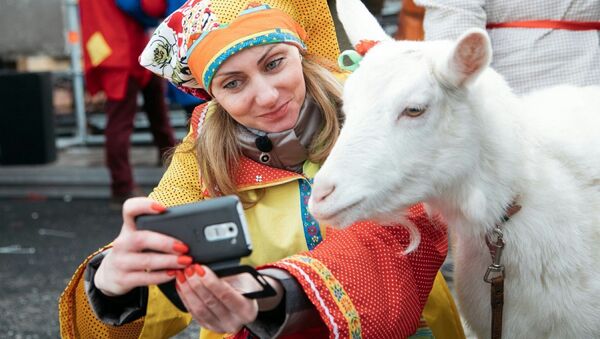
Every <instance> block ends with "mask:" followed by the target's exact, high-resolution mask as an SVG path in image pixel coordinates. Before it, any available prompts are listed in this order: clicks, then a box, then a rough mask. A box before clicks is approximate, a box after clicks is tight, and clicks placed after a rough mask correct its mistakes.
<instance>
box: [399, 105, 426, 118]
mask: <svg viewBox="0 0 600 339" xmlns="http://www.w3.org/2000/svg"><path fill="white" fill-rule="evenodd" d="M426 110H427V106H408V107H406V108H405V109H404V111H403V112H402V115H406V116H409V117H411V118H416V117H418V116H419V115H421V114H423V113H425V111H426Z"/></svg>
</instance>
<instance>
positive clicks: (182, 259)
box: [177, 255, 194, 266]
mask: <svg viewBox="0 0 600 339" xmlns="http://www.w3.org/2000/svg"><path fill="white" fill-rule="evenodd" d="M192 261H194V260H193V259H192V257H190V256H189V255H180V256H179V257H178V258H177V263H178V264H179V265H185V266H188V265H190V264H191V263H192Z"/></svg>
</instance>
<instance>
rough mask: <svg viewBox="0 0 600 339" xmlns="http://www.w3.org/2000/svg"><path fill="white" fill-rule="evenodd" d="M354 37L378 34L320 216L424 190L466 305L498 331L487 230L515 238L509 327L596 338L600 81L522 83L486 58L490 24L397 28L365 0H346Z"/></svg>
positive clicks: (328, 171)
mask: <svg viewBox="0 0 600 339" xmlns="http://www.w3.org/2000/svg"><path fill="white" fill-rule="evenodd" d="M337 6H338V14H339V17H340V20H341V21H342V23H343V25H344V29H345V30H346V32H347V33H348V36H349V38H350V40H351V42H352V43H353V44H356V43H358V42H359V41H361V40H363V39H369V40H377V41H380V42H379V43H378V44H376V45H375V46H374V47H372V48H371V49H370V50H369V51H368V53H366V55H365V56H364V58H363V59H362V60H361V61H360V66H359V67H358V69H357V70H356V71H355V72H354V73H352V74H351V75H350V76H349V78H348V80H347V82H346V83H345V86H344V94H343V101H344V104H343V111H344V113H345V115H346V121H345V123H344V126H343V128H342V131H341V134H340V136H339V138H338V141H337V142H336V145H335V146H334V148H333V150H332V152H331V154H330V155H329V157H328V159H327V161H326V162H325V163H324V164H323V166H322V168H321V169H320V171H319V172H318V173H317V175H316V176H315V181H314V186H313V193H312V197H311V199H310V201H309V209H310V211H311V213H312V214H313V216H314V217H316V218H317V219H319V220H320V221H321V222H324V223H327V224H332V225H339V226H344V225H349V224H351V223H353V222H354V221H357V220H360V219H376V220H379V221H383V222H388V221H390V220H393V216H397V215H398V214H399V213H401V212H402V211H403V210H405V209H406V208H407V207H409V206H411V205H412V204H415V203H417V202H420V201H423V202H425V203H426V204H427V205H428V206H430V207H431V208H433V209H434V210H436V211H439V212H440V213H441V214H442V215H443V216H444V217H445V218H446V221H447V222H448V225H449V227H450V231H451V234H452V235H453V236H452V238H453V246H454V247H453V248H454V251H453V253H454V256H455V257H454V260H455V265H456V268H455V287H456V292H457V296H458V301H459V306H460V309H461V312H462V315H463V317H464V318H465V320H466V322H467V324H468V325H470V327H471V328H472V329H473V330H474V331H475V333H476V334H477V335H478V337H480V338H489V337H490V333H491V330H490V318H491V310H490V287H489V285H488V284H487V283H486V282H484V280H483V277H484V274H485V272H486V269H487V268H488V266H489V265H490V264H491V263H492V260H491V256H490V251H489V249H488V247H487V245H486V241H485V238H486V235H488V234H491V233H492V232H493V230H494V228H495V227H496V226H495V225H497V224H499V223H501V220H502V218H503V216H504V215H505V213H506V210H507V208H508V207H509V206H511V205H512V203H513V202H516V203H517V204H518V205H520V206H522V209H521V210H520V211H519V212H518V213H516V214H515V215H514V216H512V218H511V219H510V220H509V221H507V222H504V223H503V224H502V228H503V238H504V240H505V242H506V247H505V248H504V252H503V255H502V257H501V264H503V265H504V266H505V275H506V280H505V296H504V298H505V304H504V323H503V327H502V330H503V335H504V337H505V338H561V339H563V338H600V269H599V268H598V266H597V265H598V264H599V263H600V86H590V87H580V88H577V87H574V86H568V85H561V86H557V87H552V88H548V89H542V90H539V91H536V92H534V93H531V94H529V95H525V96H522V97H519V96H517V95H515V94H513V92H512V91H511V89H510V87H509V86H508V84H507V83H506V82H505V81H504V79H503V78H502V77H501V76H500V75H499V74H498V73H497V72H495V71H494V70H493V69H491V68H490V67H489V64H490V60H491V54H492V51H491V44H490V41H489V37H488V35H487V33H486V32H485V31H484V30H481V29H471V30H468V31H467V32H465V33H464V34H463V35H462V36H461V37H460V38H459V39H458V40H457V41H455V42H451V41H426V42H417V41H393V40H392V39H390V38H389V37H388V36H387V35H386V34H385V32H384V31H383V30H382V29H381V27H380V26H379V24H378V23H377V21H376V20H375V18H373V17H372V16H371V14H369V13H368V11H367V10H366V8H365V7H364V6H363V5H362V4H361V3H360V1H359V0H338V1H337Z"/></svg>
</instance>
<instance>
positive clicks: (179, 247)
mask: <svg viewBox="0 0 600 339" xmlns="http://www.w3.org/2000/svg"><path fill="white" fill-rule="evenodd" d="M173 250H174V251H175V252H179V253H187V252H188V251H189V250H190V249H189V247H188V246H187V245H186V244H184V243H182V242H181V241H175V242H174V243H173Z"/></svg>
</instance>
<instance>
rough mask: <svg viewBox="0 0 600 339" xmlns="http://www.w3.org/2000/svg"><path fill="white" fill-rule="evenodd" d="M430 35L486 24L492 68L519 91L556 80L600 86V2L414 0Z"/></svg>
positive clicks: (453, 33)
mask: <svg viewBox="0 0 600 339" xmlns="http://www.w3.org/2000/svg"><path fill="white" fill-rule="evenodd" d="M415 3H416V4H417V5H420V6H424V7H425V20H424V28H425V39H426V40H439V39H451V40H453V39H456V38H457V37H458V36H459V35H460V34H461V33H463V32H464V31H465V30H466V29H468V28H472V27H479V28H482V29H485V28H487V32H488V34H489V36H490V39H491V42H492V49H493V51H494V57H493V59H492V64H491V66H492V67H493V68H494V69H495V70H496V71H498V72H499V73H500V74H502V75H503V76H504V78H505V79H506V80H507V81H508V83H509V85H510V86H511V87H512V88H513V89H514V91H515V92H516V93H518V94H523V93H527V92H530V91H531V90H534V89H538V88H543V87H548V86H552V85H557V84H572V85H579V86H585V85H598V84H600V0H566V1H565V0H550V1H548V0H531V1H510V0H501V1H491V0H415Z"/></svg>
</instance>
